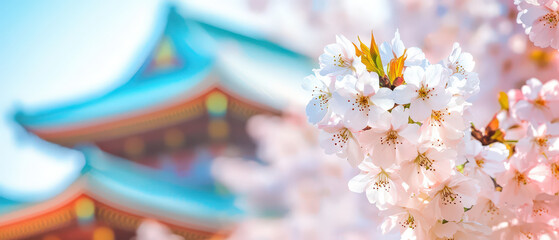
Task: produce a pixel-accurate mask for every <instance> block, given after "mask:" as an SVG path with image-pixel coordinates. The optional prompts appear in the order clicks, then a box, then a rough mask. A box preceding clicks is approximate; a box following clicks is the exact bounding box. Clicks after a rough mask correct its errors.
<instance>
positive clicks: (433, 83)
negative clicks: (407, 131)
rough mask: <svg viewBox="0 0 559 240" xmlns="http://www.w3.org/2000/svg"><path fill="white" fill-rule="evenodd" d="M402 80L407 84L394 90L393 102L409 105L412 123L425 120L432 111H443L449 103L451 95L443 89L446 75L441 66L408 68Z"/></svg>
mask: <svg viewBox="0 0 559 240" xmlns="http://www.w3.org/2000/svg"><path fill="white" fill-rule="evenodd" d="M404 79H405V81H406V83H407V84H406V85H400V86H398V87H396V89H394V101H395V102H396V103H398V104H407V103H410V109H409V111H410V117H411V118H412V119H413V120H414V121H419V122H421V121H423V120H425V119H426V118H428V117H429V116H430V114H431V113H432V111H433V110H434V111H439V110H443V109H444V108H445V107H446V105H447V104H448V103H449V102H450V98H451V95H450V93H448V92H447V91H446V89H445V85H446V83H447V79H448V74H447V72H446V70H445V69H444V68H443V67H442V66H441V65H438V64H437V65H430V66H428V67H427V68H426V69H425V70H424V69H423V68H421V67H417V66H411V67H408V68H406V70H405V71H404Z"/></svg>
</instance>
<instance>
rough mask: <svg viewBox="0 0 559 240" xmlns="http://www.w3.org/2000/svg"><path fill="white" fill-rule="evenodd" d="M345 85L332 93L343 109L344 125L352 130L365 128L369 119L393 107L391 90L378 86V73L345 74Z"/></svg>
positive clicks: (375, 117)
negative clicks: (355, 75) (356, 75)
mask: <svg viewBox="0 0 559 240" xmlns="http://www.w3.org/2000/svg"><path fill="white" fill-rule="evenodd" d="M343 84H344V86H345V87H342V88H340V90H339V91H338V92H337V93H336V94H335V95H334V98H335V100H337V102H338V105H340V106H342V107H343V109H344V110H345V113H344V122H345V125H346V126H348V127H349V128H351V129H353V130H354V131H359V130H361V129H363V128H365V127H366V126H367V125H368V123H369V121H370V120H371V119H377V118H378V116H379V115H380V114H382V113H383V112H386V111H387V110H389V109H391V108H392V107H394V100H392V90H390V89H389V88H380V87H379V80H378V75H377V74H375V73H369V72H366V71H365V72H363V73H361V74H360V75H359V76H358V78H356V77H354V76H353V75H346V76H345V77H344V78H343Z"/></svg>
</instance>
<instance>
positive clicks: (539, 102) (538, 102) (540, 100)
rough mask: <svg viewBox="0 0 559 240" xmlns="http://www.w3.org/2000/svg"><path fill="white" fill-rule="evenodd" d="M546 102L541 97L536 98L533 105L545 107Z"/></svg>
mask: <svg viewBox="0 0 559 240" xmlns="http://www.w3.org/2000/svg"><path fill="white" fill-rule="evenodd" d="M545 105H546V102H545V100H543V99H542V98H541V97H538V98H536V100H534V106H536V107H540V108H541V107H545Z"/></svg>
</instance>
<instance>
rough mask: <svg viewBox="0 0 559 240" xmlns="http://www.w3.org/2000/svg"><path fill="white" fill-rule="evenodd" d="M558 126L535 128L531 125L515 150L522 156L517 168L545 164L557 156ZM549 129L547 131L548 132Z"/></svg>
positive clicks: (546, 125) (558, 151)
mask: <svg viewBox="0 0 559 240" xmlns="http://www.w3.org/2000/svg"><path fill="white" fill-rule="evenodd" d="M557 126H558V125H549V124H543V125H540V126H538V127H537V128H536V127H535V126H533V125H531V126H530V127H529V128H528V134H527V136H526V137H525V138H522V139H520V140H519V141H518V144H517V145H516V148H517V150H518V152H519V154H520V155H521V156H522V160H521V161H520V162H521V164H519V167H524V168H525V167H527V166H534V165H536V164H537V163H538V162H547V161H549V160H551V159H552V158H553V157H555V156H556V155H557V154H559V132H557ZM548 129H549V130H548Z"/></svg>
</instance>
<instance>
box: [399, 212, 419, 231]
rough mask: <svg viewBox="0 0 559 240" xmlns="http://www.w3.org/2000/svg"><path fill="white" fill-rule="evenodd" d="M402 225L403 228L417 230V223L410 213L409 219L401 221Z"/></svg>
mask: <svg viewBox="0 0 559 240" xmlns="http://www.w3.org/2000/svg"><path fill="white" fill-rule="evenodd" d="M400 225H401V226H402V227H403V228H411V229H415V228H416V227H417V223H415V218H414V217H413V216H412V215H411V214H409V213H408V217H407V218H404V219H402V220H401V221H400Z"/></svg>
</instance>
